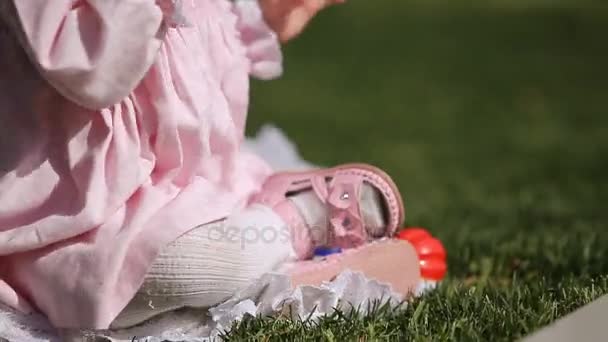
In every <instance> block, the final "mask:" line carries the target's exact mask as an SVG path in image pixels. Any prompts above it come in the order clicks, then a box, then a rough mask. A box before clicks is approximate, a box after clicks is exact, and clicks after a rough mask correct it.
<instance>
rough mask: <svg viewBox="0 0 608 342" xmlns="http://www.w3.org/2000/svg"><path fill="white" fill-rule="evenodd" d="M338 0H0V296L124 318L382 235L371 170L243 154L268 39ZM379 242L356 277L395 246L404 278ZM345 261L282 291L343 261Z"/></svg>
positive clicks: (59, 313)
mask: <svg viewBox="0 0 608 342" xmlns="http://www.w3.org/2000/svg"><path fill="white" fill-rule="evenodd" d="M338 2H341V1H340V0H260V1H259V3H258V2H255V1H253V0H242V1H237V2H235V3H233V2H229V1H227V0H183V1H170V0H157V1H156V2H155V1H154V0H53V1H45V0H4V1H1V2H0V122H1V126H0V204H1V205H0V302H2V303H4V304H6V305H9V306H11V307H13V308H15V309H18V310H20V311H22V312H34V311H38V312H41V313H43V314H44V315H46V316H47V317H48V318H49V320H50V321H51V322H52V323H53V324H54V325H55V326H57V327H61V328H71V327H74V328H94V329H105V328H108V327H110V326H112V327H126V326H130V325H134V324H138V323H140V322H142V321H144V320H146V319H148V318H150V317H152V316H154V315H156V314H159V313H162V312H166V311H169V310H173V309H176V308H180V307H185V306H192V307H210V306H213V305H216V304H218V303H220V302H222V301H223V300H225V299H226V298H228V297H230V296H231V295H232V294H233V293H234V292H235V291H237V290H238V289H240V288H243V287H244V286H245V285H247V284H248V283H249V282H250V281H251V280H253V279H255V278H257V277H259V276H261V275H262V274H263V273H266V272H270V271H277V270H279V271H285V272H291V271H289V268H288V267H287V265H288V262H293V261H295V260H307V259H311V258H312V257H313V255H314V251H315V249H318V248H320V247H324V248H337V247H339V248H342V249H350V248H354V247H359V246H362V245H363V244H366V243H368V242H371V241H372V240H375V239H378V238H381V237H386V236H391V235H392V234H394V232H395V231H396V229H397V228H398V227H399V226H400V224H401V222H402V220H403V205H402V201H401V197H400V195H399V192H398V191H397V188H396V186H395V185H394V183H393V182H392V181H391V180H390V178H389V177H388V176H387V175H386V174H384V173H383V172H382V171H380V170H378V169H376V168H373V167H371V166H367V165H360V164H352V165H343V166H339V167H336V168H331V169H324V170H313V171H310V172H299V173H298V172H296V173H276V174H272V171H271V170H270V169H269V167H268V166H267V165H266V164H265V163H264V162H263V161H262V160H260V159H258V158H257V157H256V156H254V155H251V154H248V153H247V152H245V151H244V150H242V149H241V143H242V141H243V137H244V129H245V121H246V116H247V107H248V88H249V83H248V82H249V80H248V78H249V76H250V75H252V76H254V77H257V78H261V79H272V78H275V77H277V76H279V75H280V74H281V71H282V65H281V62H282V57H281V52H280V45H279V41H283V42H284V41H288V40H290V39H291V38H293V37H295V36H296V35H297V34H299V33H300V31H302V29H303V28H304V27H305V26H306V24H307V23H308V22H309V20H310V19H311V18H312V17H313V16H314V15H315V14H316V13H317V12H318V11H319V10H321V9H323V8H325V7H327V6H329V5H332V4H335V3H338ZM387 246H388V247H386V248H384V249H383V250H386V251H389V250H391V248H393V249H394V251H393V252H390V253H393V254H390V253H389V252H387V253H388V254H386V253H374V255H376V256H377V258H380V259H377V260H376V259H374V260H375V261H373V262H372V261H371V260H372V259H373V258H371V259H370V257H369V255H367V256H364V257H363V258H359V259H358V260H360V261H361V260H363V259H365V260H364V261H365V262H367V263H368V264H365V262H363V261H361V262H362V263H361V264H360V265H359V266H360V267H359V269H361V270H362V271H364V272H365V271H366V270H368V271H369V272H371V273H373V272H374V271H373V270H372V269H379V268H382V267H378V263H383V264H384V266H385V267H390V265H389V264H392V263H389V262H387V261H386V259H382V257H383V256H386V255H389V254H390V256H391V257H395V256H397V257H400V258H403V259H406V260H405V261H404V260H401V265H402V266H401V267H406V268H407V267H410V268H411V269H412V270H413V271H412V274H413V276H411V277H403V273H401V274H400V276H401V278H402V279H406V280H407V281H406V283H407V284H406V283H403V286H404V288H407V287H408V286H411V284H412V283H413V282H416V281H417V280H418V279H417V278H416V276H414V275H415V274H418V273H416V272H419V271H418V270H417V268H416V267H418V266H417V259H416V256H415V254H413V253H414V252H412V249H411V247H410V246H409V245H407V244H405V243H404V244H402V245H399V246H397V247H395V244H387ZM391 246H393V247H391ZM368 254H369V252H368ZM345 255H346V258H345V259H344V260H347V261H345V262H338V263H335V265H338V266H333V267H334V268H333V269H332V271H331V272H327V271H326V272H307V271H306V268H303V271H299V272H296V273H294V274H297V275H294V284H298V283H315V282H320V281H323V280H329V279H327V278H331V277H332V276H333V275H335V273H336V272H338V271H339V270H341V269H343V268H344V267H347V266H348V267H354V268H357V267H356V265H355V264H356V263H357V261H356V260H357V258H354V259H352V258H353V257H352V256H351V259H349V257H348V255H350V254H348V253H345ZM353 255H354V254H353ZM348 260H350V261H348ZM349 262H350V263H351V265H350V266H349ZM403 262H405V264H406V265H405V266H403V265H404V264H403ZM387 265H388V266H387ZM408 265H409V266H408ZM329 269H331V267H327V268H326V270H329ZM392 271H394V270H392ZM392 271H391V272H392ZM383 272H385V273H387V274H388V273H391V272H388V271H386V270H385V271H383ZM393 273H394V272H392V273H391V274H393ZM377 276H378V277H382V274H380V275H377ZM388 277H389V278H387V279H386V280H387V281H394V282H395V283H396V284H397V287H399V286H400V285H399V284H398V283H399V280H395V279H393V280H391V279H390V276H388ZM404 281H405V280H404Z"/></svg>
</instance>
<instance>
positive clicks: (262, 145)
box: [0, 126, 402, 342]
mask: <svg viewBox="0 0 608 342" xmlns="http://www.w3.org/2000/svg"><path fill="white" fill-rule="evenodd" d="M246 148H249V149H251V150H252V151H254V152H255V153H257V154H259V155H260V156H261V157H262V158H264V159H265V160H267V161H268V162H269V163H270V164H271V165H272V166H273V167H274V168H275V169H276V170H284V169H306V168H311V167H312V164H310V163H308V162H306V161H304V160H303V159H302V158H301V157H300V155H299V154H298V151H297V149H296V147H295V145H294V144H293V143H292V142H291V141H289V139H288V138H287V137H286V136H285V135H284V134H283V133H282V132H281V131H280V130H279V129H277V128H276V127H273V126H264V127H263V128H262V129H261V130H260V131H259V133H258V134H257V135H256V136H255V137H253V138H251V139H248V141H247V143H246ZM370 299H371V300H383V301H391V302H393V303H395V304H397V303H399V302H400V301H401V299H402V298H401V296H400V295H399V294H397V293H395V292H394V291H392V290H391V288H390V286H388V285H385V284H381V283H378V282H377V281H374V280H370V279H367V278H366V277H364V276H363V275H362V274H360V273H353V272H349V271H347V272H344V273H342V274H341V275H340V276H339V277H337V278H336V279H335V280H334V281H333V282H331V283H327V284H323V285H322V286H320V287H313V286H302V287H299V288H297V289H295V290H293V289H291V288H290V286H289V279H288V278H287V277H286V276H284V275H280V274H267V275H265V276H264V277H262V278H261V279H259V280H258V281H257V282H254V283H253V284H251V286H249V287H248V288H246V289H244V290H243V291H241V292H239V293H236V294H235V295H234V297H232V298H231V299H229V300H228V301H226V302H224V303H222V304H220V305H219V306H217V307H214V308H212V309H209V310H181V311H178V312H173V313H169V314H165V315H162V316H160V317H158V318H156V319H153V320H151V321H150V322H148V323H147V324H144V325H142V326H139V327H135V328H130V329H127V330H122V331H106V332H84V331H81V332H75V333H74V337H73V340H74V341H141V342H144V341H145V342H156V341H158V342H160V341H192V342H195V341H208V340H210V339H213V337H215V336H217V335H218V334H219V333H220V332H221V331H223V330H224V329H228V328H230V326H231V325H232V323H233V322H235V321H238V320H240V319H242V318H243V317H244V316H245V315H253V316H257V315H272V314H277V313H279V312H283V313H288V312H289V313H291V314H292V316H293V318H298V317H302V318H306V317H311V319H316V318H318V317H320V316H321V315H324V314H328V313H331V312H333V310H334V309H335V308H339V309H341V310H349V309H350V308H352V307H353V306H354V307H360V309H361V310H365V308H366V307H367V305H366V304H367V303H368V300H370ZM0 338H4V339H6V340H8V341H15V342H43V341H44V342H55V341H62V340H63V339H61V338H60V337H59V335H58V333H57V331H54V330H53V328H52V327H50V326H49V324H48V322H47V321H46V320H45V319H44V317H41V316H23V315H19V314H17V313H15V312H13V311H11V310H9V309H7V308H0ZM64 339H65V337H64Z"/></svg>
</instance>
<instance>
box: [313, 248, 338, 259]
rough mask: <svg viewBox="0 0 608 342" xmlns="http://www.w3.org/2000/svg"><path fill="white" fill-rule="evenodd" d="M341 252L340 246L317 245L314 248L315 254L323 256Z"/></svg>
mask: <svg viewBox="0 0 608 342" xmlns="http://www.w3.org/2000/svg"><path fill="white" fill-rule="evenodd" d="M338 253H342V248H340V247H333V248H330V247H317V248H315V256H318V257H325V256H328V255H332V254H338Z"/></svg>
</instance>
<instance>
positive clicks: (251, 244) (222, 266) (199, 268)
mask: <svg viewBox="0 0 608 342" xmlns="http://www.w3.org/2000/svg"><path fill="white" fill-rule="evenodd" d="M292 254H293V252H292V247H291V241H290V236H289V229H288V228H287V227H285V226H284V224H283V221H282V220H281V219H280V218H279V217H278V216H277V215H276V214H275V213H274V212H273V211H272V210H271V209H270V208H267V207H264V206H256V205H254V206H251V207H249V208H247V209H245V210H243V211H241V212H239V213H237V214H234V215H231V216H230V217H229V218H228V219H226V220H223V221H219V222H215V223H209V224H206V225H203V226H200V227H197V228H195V229H193V230H191V231H190V232H188V233H187V234H185V235H183V236H181V237H180V238H178V239H177V240H176V241H174V242H173V243H171V244H170V245H169V246H167V247H166V248H165V249H164V250H163V251H162V252H161V254H160V255H159V256H158V258H157V259H156V261H155V262H154V264H153V265H152V267H151V268H150V270H149V272H148V274H147V275H146V278H145V280H144V283H143V285H142V287H141V288H140V290H139V292H138V293H137V294H136V296H135V297H134V298H133V299H132V300H131V302H130V303H129V304H128V305H127V307H126V308H125V309H124V310H123V311H122V312H121V313H120V315H119V316H118V317H117V319H116V320H115V321H114V322H113V323H112V328H123V327H129V326H133V325H136V324H139V323H141V322H143V321H145V320H147V319H149V318H151V317H153V316H156V315H158V314H161V313H163V312H167V311H171V310H175V309H178V308H181V307H198V308H206V307H211V306H214V305H217V304H219V303H221V302H223V301H224V300H226V299H228V298H230V297H231V296H232V295H233V294H234V293H235V292H236V291H238V290H240V289H242V288H244V287H246V286H247V285H248V284H249V283H250V282H251V281H252V280H254V279H256V278H259V277H260V276H262V275H263V274H264V273H267V272H270V271H272V270H274V269H275V268H277V267H278V266H279V265H281V264H282V263H283V262H284V261H286V260H287V259H288V258H289V257H290V255H292Z"/></svg>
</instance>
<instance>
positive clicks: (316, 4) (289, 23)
mask: <svg viewBox="0 0 608 342" xmlns="http://www.w3.org/2000/svg"><path fill="white" fill-rule="evenodd" d="M345 1H346V0H259V2H260V6H261V7H262V12H263V13H264V19H265V20H266V22H267V23H268V26H270V28H271V29H272V30H274V31H275V32H276V33H277V34H278V35H279V39H280V40H281V41H282V42H286V41H288V40H291V39H292V38H294V37H295V36H297V35H298V34H300V32H302V30H303V29H304V28H305V27H306V25H307V24H308V22H309V21H310V20H311V19H312V18H313V17H314V16H315V14H317V12H319V11H320V10H322V9H324V8H325V7H328V6H330V5H335V4H340V3H343V2H345Z"/></svg>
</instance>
